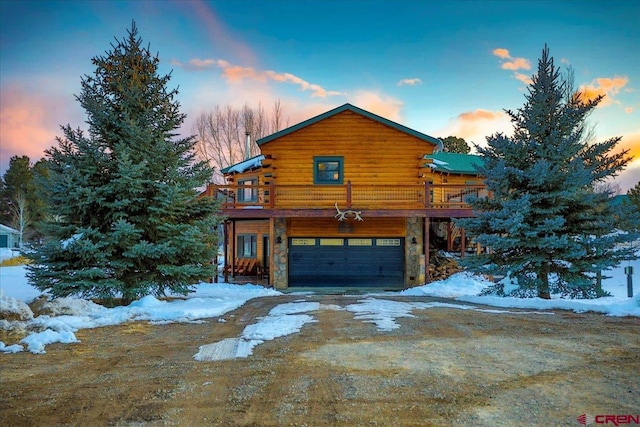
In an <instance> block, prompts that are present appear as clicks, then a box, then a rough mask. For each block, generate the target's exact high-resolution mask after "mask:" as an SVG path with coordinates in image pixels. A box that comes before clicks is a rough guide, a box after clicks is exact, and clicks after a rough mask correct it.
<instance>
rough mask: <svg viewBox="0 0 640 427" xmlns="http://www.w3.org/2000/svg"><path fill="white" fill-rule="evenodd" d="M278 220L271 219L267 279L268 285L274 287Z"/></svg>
mask: <svg viewBox="0 0 640 427" xmlns="http://www.w3.org/2000/svg"><path fill="white" fill-rule="evenodd" d="M275 248H276V220H275V218H274V217H271V218H269V260H268V262H269V276H268V277H267V280H268V282H267V283H268V284H271V285H272V286H273V287H274V288H275V286H274V285H273V277H274V270H275V263H274V259H275V251H276V249H275Z"/></svg>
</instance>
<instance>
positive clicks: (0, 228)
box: [0, 224, 20, 234]
mask: <svg viewBox="0 0 640 427" xmlns="http://www.w3.org/2000/svg"><path fill="white" fill-rule="evenodd" d="M0 233H11V234H20V232H19V231H18V230H16V229H15V228H11V227H8V226H6V225H4V224H0Z"/></svg>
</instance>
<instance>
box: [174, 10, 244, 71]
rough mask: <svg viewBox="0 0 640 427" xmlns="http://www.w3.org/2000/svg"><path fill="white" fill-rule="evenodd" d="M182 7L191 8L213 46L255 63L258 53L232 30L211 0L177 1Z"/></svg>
mask: <svg viewBox="0 0 640 427" xmlns="http://www.w3.org/2000/svg"><path fill="white" fill-rule="evenodd" d="M175 3H176V4H178V5H180V6H181V7H185V8H188V9H191V12H192V14H193V18H194V19H195V21H196V25H199V26H200V27H201V28H202V30H203V31H204V32H206V34H207V35H208V37H209V40H210V42H211V47H212V48H214V49H215V50H220V49H221V50H223V51H224V52H229V53H232V54H233V55H234V57H236V58H238V59H240V60H241V61H242V62H243V63H245V64H255V63H256V55H255V53H254V51H253V49H252V48H251V46H249V45H248V44H247V43H244V42H243V41H242V39H241V38H240V37H239V36H238V35H237V34H234V33H233V32H232V31H230V30H229V29H228V28H227V26H226V24H225V23H224V21H223V20H222V19H220V17H219V16H218V14H217V13H216V11H215V10H214V8H213V6H212V5H211V4H210V2H206V1H204V0H193V1H188V2H184V1H176V2H175Z"/></svg>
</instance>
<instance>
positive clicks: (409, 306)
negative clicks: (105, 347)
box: [0, 260, 640, 360]
mask: <svg viewBox="0 0 640 427" xmlns="http://www.w3.org/2000/svg"><path fill="white" fill-rule="evenodd" d="M628 265H631V266H633V267H634V275H633V279H634V294H635V297H634V298H628V297H627V276H626V275H625V274H624V267H626V266H628ZM607 275H610V276H612V277H611V278H609V279H606V280H605V281H604V282H603V288H604V289H605V290H606V291H608V292H610V293H611V294H612V296H611V297H605V298H599V299H595V300H569V299H552V300H542V299H539V298H530V299H520V298H502V297H493V296H478V293H479V292H480V291H481V290H482V289H483V288H485V287H486V286H488V285H489V284H490V283H489V282H487V281H486V280H484V279H482V278H480V277H478V276H473V275H471V274H469V273H460V274H456V275H454V276H451V277H450V278H448V279H446V280H442V281H438V282H433V283H430V284H429V285H425V286H420V287H417V288H412V289H409V290H406V291H403V292H387V293H382V294H371V295H368V296H364V297H363V298H362V299H361V300H359V301H358V302H357V303H356V304H349V305H346V306H345V307H340V306H322V305H320V304H318V303H314V302H301V301H298V302H294V303H287V304H281V305H278V306H276V307H274V308H273V309H272V310H271V311H270V312H269V314H268V315H267V316H266V317H264V318H262V319H258V321H257V322H256V323H254V324H252V325H248V326H247V327H246V328H245V330H244V331H243V332H242V334H241V336H240V337H237V338H230V339H227V340H223V341H220V342H218V343H213V344H207V345H203V346H201V347H200V351H199V352H198V354H196V355H195V356H194V358H195V359H197V360H222V359H225V358H227V359H228V358H235V357H247V356H249V355H251V354H252V351H253V348H254V347H255V346H256V345H259V344H260V343H262V342H264V341H267V340H273V339H275V338H278V337H282V336H285V335H289V334H293V333H296V332H298V331H299V330H300V329H301V328H302V327H303V326H304V325H305V324H307V323H311V322H315V321H316V320H315V318H314V317H313V316H312V314H313V312H314V311H318V310H323V309H331V310H347V311H349V312H352V313H354V318H355V319H358V320H362V321H365V322H371V323H374V324H375V325H376V327H377V328H378V330H380V331H390V330H393V329H396V328H398V327H400V326H399V324H398V323H396V321H395V320H396V319H397V318H401V317H409V316H412V314H411V313H412V311H414V310H424V309H430V308H437V307H448V308H456V309H466V310H469V309H470V310H480V309H479V308H477V307H475V306H473V305H469V304H468V303H471V304H483V305H492V306H497V307H502V308H507V307H513V308H520V309H522V308H526V309H535V310H549V309H565V310H572V311H576V312H585V311H595V312H600V313H604V314H608V315H612V316H640V277H639V276H640V261H638V260H636V261H633V262H631V263H625V264H624V265H621V266H620V267H618V268H616V269H614V270H613V271H611V272H608V273H607ZM272 295H280V292H277V291H274V290H270V289H266V288H264V287H261V286H256V285H233V284H227V283H218V284H208V283H201V284H199V285H197V286H196V290H195V292H193V293H191V294H190V295H189V296H188V297H186V298H177V299H174V300H171V301H165V300H159V299H157V298H155V297H153V296H146V297H144V298H141V299H140V300H137V301H134V302H133V303H131V304H130V305H128V306H126V307H114V308H106V307H103V306H100V305H98V304H95V303H93V302H91V301H86V300H82V299H78V298H58V299H55V300H52V301H49V302H47V303H46V304H45V308H46V309H47V310H48V311H47V312H48V313H50V314H47V315H40V316H37V317H35V318H34V317H33V313H31V315H29V313H30V312H31V310H30V309H29V307H28V306H26V305H25V303H29V302H31V301H33V300H34V299H35V298H37V297H39V296H40V292H39V291H37V290H36V289H34V288H32V287H31V286H30V285H29V284H28V283H27V280H26V277H25V268H24V267H22V266H20V267H1V268H0V311H5V312H11V313H17V314H19V315H20V316H21V318H22V319H23V320H14V321H9V320H0V328H4V329H22V330H25V331H28V332H31V334H30V335H28V336H27V337H26V338H24V339H23V340H22V341H21V342H20V343H19V344H13V345H9V346H7V345H5V343H3V342H1V341H0V351H1V352H4V353H16V352H20V351H24V350H25V346H26V349H27V350H28V351H31V352H32V353H44V352H45V347H46V345H48V344H52V343H56V342H60V343H75V342H78V340H77V338H76V336H75V332H76V331H78V330H79V329H86V328H95V327H100V326H107V325H117V324H121V323H125V322H129V321H138V320H141V321H150V322H153V323H155V324H162V323H168V322H201V321H202V319H206V318H211V317H218V316H223V315H224V314H225V313H227V312H229V311H232V310H235V309H236V308H238V307H240V306H242V305H243V304H244V303H245V302H246V301H248V300H250V299H252V298H258V297H263V296H272ZM385 296H393V297H398V296H434V297H445V298H451V299H452V303H440V302H438V303H435V302H429V303H422V302H415V301H392V300H388V299H384V298H385ZM453 301H456V302H461V303H467V304H458V303H454V302H453ZM480 311H484V312H490V313H496V314H500V313H509V311H505V310H498V309H496V310H480ZM537 312H539V313H541V314H548V312H544V311H537ZM219 321H224V319H223V318H221V319H219Z"/></svg>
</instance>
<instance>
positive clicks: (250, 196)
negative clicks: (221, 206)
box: [238, 178, 258, 202]
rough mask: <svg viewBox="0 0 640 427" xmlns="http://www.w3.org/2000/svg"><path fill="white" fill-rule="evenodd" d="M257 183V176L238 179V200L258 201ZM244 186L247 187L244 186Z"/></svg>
mask: <svg viewBox="0 0 640 427" xmlns="http://www.w3.org/2000/svg"><path fill="white" fill-rule="evenodd" d="M255 185H258V180H257V179H255V178H253V179H245V180H243V181H238V202H257V201H258V189H257V188H255V187H254V186H255ZM243 186H246V187H247V188H242V187H243Z"/></svg>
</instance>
